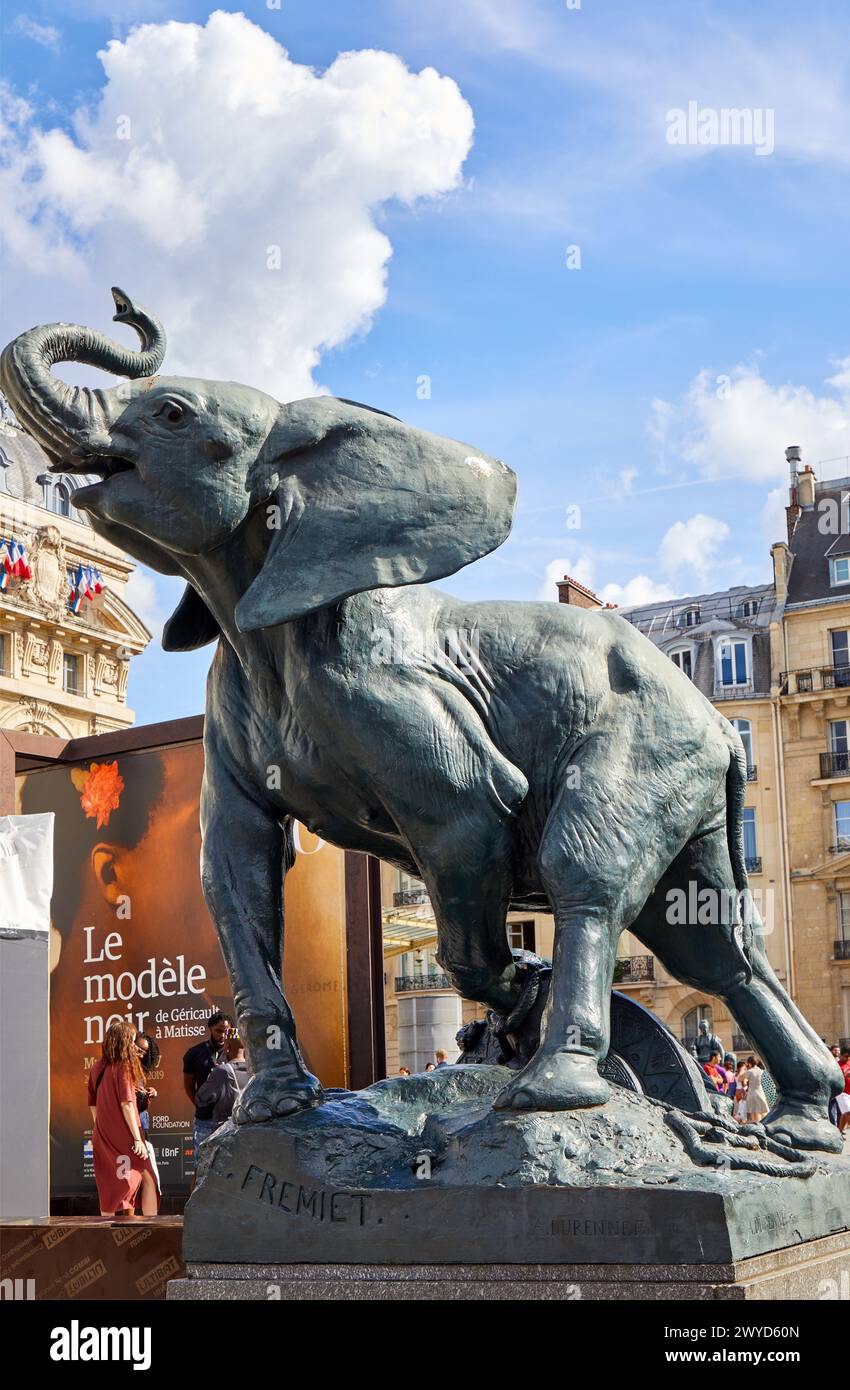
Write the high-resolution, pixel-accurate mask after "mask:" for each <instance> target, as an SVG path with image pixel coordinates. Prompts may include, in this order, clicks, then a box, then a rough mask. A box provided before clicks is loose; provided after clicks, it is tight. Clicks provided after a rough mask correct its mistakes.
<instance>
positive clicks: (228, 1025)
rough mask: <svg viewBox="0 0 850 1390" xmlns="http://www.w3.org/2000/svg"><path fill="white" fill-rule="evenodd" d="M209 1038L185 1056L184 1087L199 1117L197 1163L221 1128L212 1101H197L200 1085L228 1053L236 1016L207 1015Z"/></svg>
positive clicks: (194, 1136) (196, 1122)
mask: <svg viewBox="0 0 850 1390" xmlns="http://www.w3.org/2000/svg"><path fill="white" fill-rule="evenodd" d="M207 1028H208V1029H209V1032H210V1035H209V1038H208V1039H206V1041H204V1042H200V1043H197V1044H196V1046H195V1047H190V1048H189V1051H188V1052H187V1053H186V1054H185V1056H184V1058H183V1088H184V1090H185V1092H186V1095H187V1096H188V1097H189V1100H190V1101H191V1102H192V1104H193V1105H194V1106H195V1119H194V1122H193V1125H192V1141H193V1143H194V1147H195V1167H196V1168H197V1166H198V1155H199V1151H200V1147H201V1144H202V1143H203V1142H204V1140H205V1139H209V1137H210V1135H211V1134H212V1133H213V1131H214V1130H215V1129H217V1128H218V1126H217V1124H216V1122H215V1120H214V1119H213V1117H212V1112H213V1107H212V1105H195V1096H196V1094H197V1091H198V1087H199V1086H202V1085H203V1083H204V1082H205V1081H206V1079H207V1077H208V1076H209V1074H210V1072H211V1071H212V1069H213V1067H214V1066H215V1065H216V1063H217V1062H223V1061H224V1060H225V1057H226V1046H227V1039H228V1038H229V1037H230V1032H231V1029H232V1028H233V1019H232V1018H230V1017H229V1016H228V1015H227V1014H222V1013H215V1014H210V1017H209V1018H208V1019H207Z"/></svg>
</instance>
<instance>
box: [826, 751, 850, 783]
mask: <svg viewBox="0 0 850 1390" xmlns="http://www.w3.org/2000/svg"><path fill="white" fill-rule="evenodd" d="M820 775H821V777H850V753H836V752H833V751H830V752H828V753H821V755H820Z"/></svg>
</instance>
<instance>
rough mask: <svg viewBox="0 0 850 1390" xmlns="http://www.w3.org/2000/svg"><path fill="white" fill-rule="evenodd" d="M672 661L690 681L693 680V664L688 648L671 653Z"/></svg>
mask: <svg viewBox="0 0 850 1390" xmlns="http://www.w3.org/2000/svg"><path fill="white" fill-rule="evenodd" d="M670 660H671V661H672V663H673V665H674V666H678V668H679V670H680V671H681V672H682V674H683V675H685V676H687V678H688V680H689V681H690V680H693V678H694V673H693V666H692V663H691V653H690V651H689V650H688V648H687V647H681V648H680V649H679V651H677V652H671V653H670Z"/></svg>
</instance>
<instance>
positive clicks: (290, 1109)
mask: <svg viewBox="0 0 850 1390" xmlns="http://www.w3.org/2000/svg"><path fill="white" fill-rule="evenodd" d="M322 1099H323V1092H322V1087H321V1085H320V1083H319V1081H318V1080H317V1079H316V1077H315V1076H311V1075H310V1073H309V1072H308V1071H304V1072H300V1073H298V1074H296V1075H293V1073H292V1072H291V1071H289V1070H287V1071H277V1070H273V1069H269V1070H267V1071H262V1072H260V1073H259V1074H258V1075H256V1076H252V1077H251V1078H250V1080H249V1081H248V1084H247V1085H246V1087H245V1089H244V1091H243V1092H242V1094H241V1096H240V1097H239V1099H238V1100H237V1102H236V1104H235V1105H234V1107H233V1120H234V1121H235V1123H236V1124H237V1125H248V1124H262V1123H263V1121H265V1120H273V1119H275V1118H276V1117H277V1116H278V1115H291V1114H293V1113H294V1111H296V1110H306V1109H309V1107H310V1106H313V1105H321V1103H322Z"/></svg>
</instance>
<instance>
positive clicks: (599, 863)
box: [496, 723, 722, 1110]
mask: <svg viewBox="0 0 850 1390" xmlns="http://www.w3.org/2000/svg"><path fill="white" fill-rule="evenodd" d="M635 736H636V735H635V731H634V728H633V727H632V728H631V731H630V727H629V725H626V724H625V723H624V726H623V728H622V729H620V730H619V731H616V732H615V731H612V732H609V733H607V734H606V735H604V736H602V735H595V736H594V737H593V738H592V739H591V740H589V741H588V743H587V744H586V745H585V746H584V748H583V749H582V750H580V751H579V752H578V753H577V754H576V755H575V756H574V759H573V764H572V767H573V769H577V771H578V773H579V776H578V778H575V777H573V778H570V779H569V781H568V784H567V785H566V786H565V787H563V788H562V790H561V791H560V793H559V795H558V797H557V798H556V800H555V803H554V805H553V807H552V810H551V812H550V815H549V818H548V820H547V823H546V826H545V828H544V832H543V837H542V840H541V844H540V852H539V866H540V873H541V878H542V880H543V884H544V887H545V889H546V892H547V895H548V898H549V902H550V904H551V907H552V912H553V914H554V917H555V949H554V956H553V962H552V987H551V990H550V993H549V998H548V1000H547V1006H546V1013H545V1015H544V1019H543V1037H542V1041H541V1044H540V1047H539V1049H538V1051H537V1053H536V1054H535V1056H534V1057H533V1058H532V1060H531V1062H530V1063H529V1064H528V1066H526V1067H525V1068H524V1069H523V1070H522V1071H521V1072H519V1073H518V1074H517V1076H516V1078H515V1079H514V1080H512V1081H511V1083H510V1084H509V1085H508V1086H507V1087H505V1089H504V1090H503V1091H502V1092H501V1094H500V1095H499V1096H498V1097H497V1099H496V1107H497V1108H498V1109H514V1110H572V1109H577V1108H580V1107H583V1106H591V1105H601V1104H604V1102H605V1101H606V1100H607V1099H608V1097H609V1095H610V1088H609V1086H608V1083H607V1082H606V1081H605V1080H604V1078H603V1077H601V1076H600V1075H599V1071H598V1064H599V1062H600V1061H601V1060H602V1059H603V1058H604V1057H605V1056H606V1054H607V1052H608V1046H609V1041H610V993H611V984H612V981H613V976H614V963H615V959H616V953H617V943H618V941H619V938H620V934H621V932H622V931H623V930H625V929H626V928H627V927H629V926H630V925H631V923H632V922H633V921H634V919H635V917H636V916H637V915H638V913H639V911H640V909H641V907H642V906H643V904H644V902H645V901H646V898H647V896H648V894H649V893H650V892H651V891H652V889H653V888H654V887H655V884H656V883H657V882H658V879H659V878H660V877H661V875H662V873H663V872H664V870H665V869H666V868H667V866H668V865H669V863H670V862H671V860H672V859H673V858H674V857H675V855H676V854H677V853H678V852H679V851H680V850H681V848H682V846H683V845H684V844H685V843H686V842H687V840H688V838H689V836H690V835H691V834H692V832H693V828H694V825H695V824H696V823H697V821H698V820H699V818H700V812H699V811H698V810H695V809H694V804H693V803H694V798H696V800H697V802H699V801H700V800H707V799H709V798H710V797H712V796H714V795H716V787H717V782H718V779H719V778H720V777H722V771H721V770H718V768H709V767H708V765H707V761H706V764H705V766H704V767H703V768H702V769H701V770H700V769H699V768H697V769H691V768H688V767H687V766H686V765H683V764H677V765H675V766H672V767H671V768H670V769H669V770H666V771H664V772H663V773H659V774H657V775H655V776H654V777H653V776H645V777H644V778H643V781H642V782H640V781H639V780H638V777H637V774H636V773H635V770H634V769H635V766H636V762H635V760H634V759H633V758H632V757H630V746H631V744H632V740H633V739H634V738H635ZM641 746H643V743H642V744H641ZM576 782H577V783H578V785H575V783H576Z"/></svg>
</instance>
